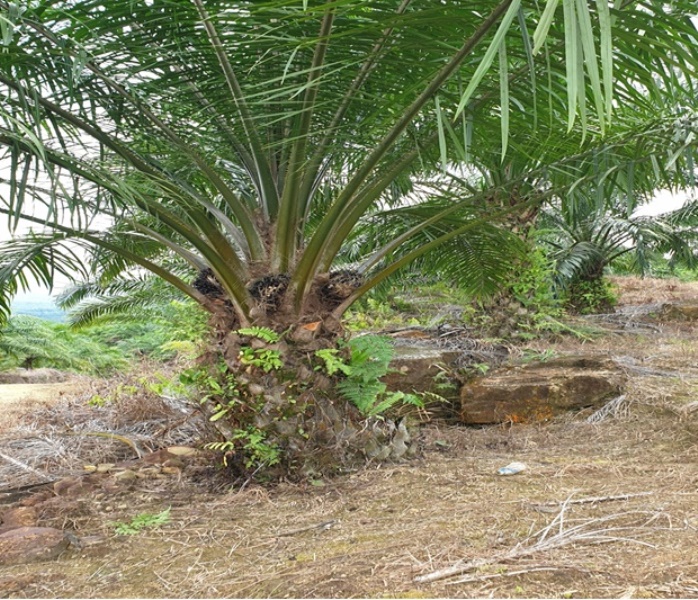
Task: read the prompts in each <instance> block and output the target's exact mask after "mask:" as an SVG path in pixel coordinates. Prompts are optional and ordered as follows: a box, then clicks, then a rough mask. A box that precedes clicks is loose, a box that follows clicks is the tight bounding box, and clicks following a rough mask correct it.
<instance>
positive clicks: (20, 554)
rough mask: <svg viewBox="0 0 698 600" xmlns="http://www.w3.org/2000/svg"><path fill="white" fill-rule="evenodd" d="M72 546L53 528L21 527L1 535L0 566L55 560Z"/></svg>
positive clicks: (59, 531)
mask: <svg viewBox="0 0 698 600" xmlns="http://www.w3.org/2000/svg"><path fill="white" fill-rule="evenodd" d="M69 544H70V541H69V540H68V538H67V537H66V535H65V533H64V532H63V531H61V530H60V529H53V528H51V527H20V528H18V529H12V530H11V531H7V532H5V533H3V534H0V564H1V565H20V564H24V563H29V562H41V561H46V560H53V559H54V558H56V557H57V556H59V555H60V554H61V553H62V552H63V551H64V550H65V549H66V548H67V547H68V546H69Z"/></svg>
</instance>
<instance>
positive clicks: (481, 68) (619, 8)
mask: <svg viewBox="0 0 698 600" xmlns="http://www.w3.org/2000/svg"><path fill="white" fill-rule="evenodd" d="M539 4H540V5H539ZM560 4H562V6H560ZM19 6H20V5H19V4H18V3H17V2H14V1H9V0H0V23H3V32H2V44H3V52H2V53H0V172H2V174H3V177H5V178H6V180H7V186H2V187H0V196H1V198H0V214H3V215H7V217H8V224H9V227H10V229H11V230H15V229H16V228H17V227H18V226H19V225H20V224H21V222H25V223H26V222H28V223H32V222H33V223H36V222H37V220H38V221H43V222H45V226H46V227H47V228H48V229H49V230H52V231H53V232H55V235H56V236H60V235H64V236H66V237H65V239H66V240H67V239H72V240H76V241H77V243H79V244H80V246H81V248H85V249H86V252H85V253H84V254H80V255H79V256H78V255H76V256H72V257H71V256H70V255H69V254H68V253H67V252H66V251H65V250H64V251H63V254H61V255H60V256H58V255H56V256H55V259H54V260H53V263H51V264H53V267H52V269H53V270H51V269H48V270H46V268H48V267H46V268H44V267H42V265H41V262H42V261H43V262H44V263H45V264H46V265H48V264H49V263H48V262H47V261H48V260H49V259H48V258H47V257H48V255H49V252H48V250H40V251H37V252H38V254H37V256H42V257H43V258H41V259H39V258H37V259H35V260H30V261H27V262H26V263H24V267H23V268H11V269H9V270H8V269H5V270H4V271H2V272H0V274H1V275H2V276H1V277H0V282H2V290H3V292H2V293H0V310H2V309H4V310H5V312H6V310H7V308H8V298H9V297H10V296H11V295H12V293H14V291H15V290H16V289H18V283H17V281H19V282H20V283H19V285H20V286H21V285H23V283H22V279H21V278H22V277H25V278H26V277H27V274H29V276H32V277H37V276H38V277H40V278H41V281H44V282H48V281H50V280H52V277H53V273H55V272H58V271H57V270H56V269H58V268H59V267H58V264H59V263H62V264H63V265H64V269H65V270H66V271H72V270H73V267H77V266H78V264H77V263H78V262H95V264H96V266H95V267H94V268H92V269H89V268H83V270H84V271H88V272H96V271H100V272H102V273H104V274H105V276H106V277H107V278H112V277H114V276H116V275H117V274H119V273H122V272H124V271H125V270H127V269H128V268H129V267H133V268H145V269H148V270H150V271H152V272H154V273H155V274H156V275H157V276H158V277H162V278H164V279H165V280H166V281H168V283H169V284H171V285H173V286H175V287H176V288H177V289H178V290H179V291H180V292H182V293H185V294H188V295H189V296H190V297H192V298H194V299H196V300H197V301H198V302H200V303H202V304H204V305H207V303H206V298H204V297H202V296H201V294H199V295H197V293H196V290H194V289H193V288H192V287H191V286H190V285H188V283H187V282H186V280H185V279H184V278H183V277H181V276H178V274H177V273H175V272H174V271H173V270H172V269H171V268H170V267H171V263H172V260H173V258H174V257H175V256H176V257H177V259H179V260H183V261H185V262H186V263H188V264H189V266H190V268H192V269H194V270H204V269H211V271H212V272H213V274H214V275H215V277H216V279H217V280H218V281H219V282H220V285H221V287H222V289H223V290H224V291H225V294H226V296H227V298H228V300H229V301H230V303H231V306H232V308H231V310H233V311H234V312H235V313H236V314H237V318H238V319H239V321H240V323H241V324H242V325H243V326H245V325H249V324H251V323H252V321H253V320H254V318H255V317H254V316H253V314H255V311H254V310H253V308H254V305H255V300H254V298H253V297H252V295H251V293H250V291H249V289H248V288H249V287H250V283H251V282H252V281H253V280H254V279H255V278H256V277H258V276H259V274H260V273H264V274H281V273H283V274H287V275H288V276H289V277H290V281H291V284H290V288H289V290H290V291H289V293H290V294H292V295H293V297H294V298H293V299H294V307H295V311H296V313H298V314H300V312H302V310H303V306H304V302H305V298H306V295H307V294H308V293H309V291H310V289H311V288H312V285H313V282H314V281H315V280H316V279H317V278H318V277H319V276H321V275H322V274H323V273H326V272H327V271H329V270H331V269H332V267H333V265H334V264H335V263H337V262H338V261H339V262H341V261H342V260H343V255H344V254H346V251H347V250H348V249H349V248H350V246H351V245H352V244H354V247H355V248H356V247H358V246H356V245H355V243H354V241H353V239H352V236H353V232H354V231H355V230H356V229H357V228H358V229H361V228H362V227H363V225H364V224H365V222H366V219H367V218H370V219H374V220H375V222H377V223H383V222H385V221H382V222H381V221H380V219H378V218H377V217H376V215H377V213H378V211H379V210H381V209H383V208H386V207H387V208H390V209H393V210H397V209H399V208H400V202H401V201H402V200H403V199H404V198H405V194H406V193H407V192H408V191H411V190H414V189H415V187H416V186H415V182H418V181H427V180H431V179H433V178H436V177H439V176H441V175H440V174H441V173H442V171H443V169H444V165H446V168H447V169H451V168H454V170H455V169H457V168H459V166H458V165H456V163H464V162H467V163H468V164H467V166H466V167H465V169H466V170H467V172H468V173H469V174H473V175H474V176H473V177H472V181H470V182H469V187H467V186H466V187H463V188H462V189H461V194H462V197H461V198H459V199H458V200H457V201H456V202H463V203H464V204H467V203H468V202H467V201H468V198H469V197H473V196H477V195H482V194H483V193H485V192H486V191H487V190H488V189H495V188H496V190H497V192H498V193H499V192H503V194H504V196H502V198H506V196H507V194H514V192H516V194H518V196H519V197H530V196H531V193H529V192H541V193H542V194H550V195H555V194H554V193H553V190H555V189H557V190H562V192H560V193H566V194H571V195H572V194H573V193H574V189H573V188H574V186H575V184H576V185H577V186H578V189H582V188H584V187H585V186H586V185H587V180H588V179H589V178H590V177H595V179H596V183H595V190H596V193H597V194H598V195H599V197H601V196H602V195H603V194H604V193H605V192H606V191H607V188H614V189H624V190H625V191H624V193H625V194H626V196H627V202H628V205H630V204H631V203H632V202H635V200H634V198H635V196H641V195H642V194H644V193H647V192H648V191H649V190H650V189H651V187H652V185H655V186H656V185H657V182H658V181H662V182H669V183H670V184H671V185H672V186H678V185H680V184H682V183H685V182H686V181H688V180H690V179H691V177H692V176H693V167H692V165H693V164H694V163H693V162H692V161H694V156H693V153H694V149H695V146H694V138H693V137H691V132H692V131H693V129H692V128H693V127H694V125H693V122H688V121H686V122H684V121H680V119H677V118H674V119H673V120H669V119H665V118H664V117H661V116H660V117H659V120H657V119H658V115H657V113H658V108H657V107H659V106H666V107H672V108H676V110H677V113H678V112H680V110H679V109H680V108H681V107H684V108H685V107H690V106H691V105H692V103H693V102H694V98H695V93H694V92H695V90H694V89H693V87H692V85H693V84H692V82H693V81H694V80H695V75H696V73H698V57H697V56H696V54H695V52H694V47H695V42H696V39H697V36H696V29H695V26H694V25H693V22H692V21H691V20H690V18H689V17H690V16H691V15H693V14H694V12H695V6H694V3H693V1H692V0H675V1H674V2H673V3H672V6H671V10H670V11H668V10H665V8H666V7H665V3H664V2H663V1H660V0H647V1H646V2H643V3H642V4H641V5H637V4H635V3H625V4H618V3H616V4H615V5H614V6H613V7H608V6H606V4H605V3H604V2H601V1H599V2H597V3H595V4H589V3H586V2H582V1H581V0H570V1H569V2H568V1H567V0H565V2H563V3H560V2H559V1H558V0H547V1H546V2H545V3H536V2H533V0H501V1H500V2H494V1H492V0H473V1H472V2H467V3H463V2H450V3H444V2H441V1H440V0H427V1H425V2H420V3H416V2H408V1H403V2H397V1H396V0H378V1H376V2H371V3H370V6H368V5H367V4H366V3H365V2H358V1H355V0H339V1H336V2H334V1H333V2H318V3H310V2H299V1H296V0H288V1H286V0H255V1H254V2H252V1H242V2H237V3H232V4H231V3H225V2H222V3H213V4H212V3H208V2H203V1H200V0H195V1H194V2H191V1H190V0H169V1H168V2H163V1H161V0H155V1H153V2H104V1H103V0H83V1H81V2H72V1H68V0H37V1H36V2H33V3H30V4H28V5H27V6H26V8H23V10H19V8H18V7H19ZM611 25H612V26H611ZM640 31H641V32H643V33H644V37H643V38H642V40H643V43H641V44H640V43H638V32H640ZM531 35H532V39H531ZM495 57H499V61H495ZM495 63H496V64H497V65H498V67H496V68H495V67H493V66H492V65H494V64H495ZM435 98H438V103H437V102H435V101H434V99H435ZM612 106H615V108H613V110H611V108H612ZM662 119H664V120H662ZM672 126H673V127H674V129H673V130H671V127H672ZM653 127H654V128H659V129H661V131H662V135H661V136H659V139H661V141H662V143H664V142H665V141H666V140H667V139H669V140H670V143H669V144H665V145H664V148H661V145H660V143H659V142H656V141H655V138H657V136H654V133H653V131H652V129H653ZM662 128H664V129H662ZM665 130H666V131H665ZM670 130H671V133H668V132H669V131H670ZM604 135H605V138H604V141H603V142H600V140H601V138H602V136H604ZM694 137H695V136H694ZM628 140H631V141H632V143H628ZM600 144H602V145H604V150H603V151H601V149H600ZM669 147H670V150H667V148H669ZM589 148H593V149H594V151H593V152H589V153H587V155H583V154H584V151H585V150H588V149H589ZM578 154H579V155H580V156H578V158H577V159H576V160H575V161H571V160H566V161H565V160H562V159H563V158H564V157H569V156H572V155H578ZM466 159H467V160H466ZM461 166H462V165H461ZM546 169H547V170H546ZM529 171H536V175H535V176H528V177H527V176H526V174H527V172H529ZM7 173H9V175H6V174H7ZM515 185H518V186H519V189H517V190H514V186H515ZM558 197H559V194H558ZM471 199H472V202H470V204H471V205H472V206H475V205H476V202H475V200H474V198H471ZM425 200H427V198H425V197H422V198H419V199H418V201H420V202H422V201H425ZM499 200H501V198H500V199H499ZM490 208H492V207H490ZM496 208H497V210H499V209H503V208H507V209H508V208H513V207H511V206H509V205H505V204H502V203H501V202H500V204H499V205H497V206H496ZM35 209H37V210H35ZM458 210H459V208H458V209H454V210H452V209H451V207H446V206H444V208H443V210H442V211H441V213H438V212H435V213H432V215H431V217H430V221H429V225H428V227H425V228H418V227H417V228H415V229H414V234H413V235H410V236H407V237H403V235H402V234H401V233H399V231H398V230H395V231H394V232H393V233H394V234H396V235H397V236H398V237H397V238H394V240H393V241H395V240H400V241H399V242H395V243H394V244H393V245H391V239H389V238H388V237H387V236H386V237H385V238H383V239H382V240H381V244H382V247H383V248H388V249H389V250H387V251H386V252H385V255H384V256H383V257H382V258H381V262H380V265H381V268H382V269H383V271H382V272H381V273H375V274H374V277H373V279H372V281H374V282H376V283H377V282H378V281H380V280H382V278H383V276H384V275H385V276H387V274H388V273H389V272H393V271H394V270H395V269H397V268H398V267H402V266H405V265H406V264H408V263H409V262H410V260H421V261H426V260H430V259H427V258H425V257H423V254H424V253H425V252H427V251H430V250H435V249H436V248H437V247H438V246H439V245H441V244H445V246H444V252H446V251H447V250H446V248H447V247H448V246H451V245H454V244H456V241H455V240H456V238H457V237H458V235H460V234H459V231H460V230H459V227H465V229H464V230H463V232H465V231H469V228H470V226H471V225H472V224H470V223H468V222H467V215H466V222H465V224H461V225H456V224H455V223H454V222H453V220H454V219H455V217H456V215H457V214H458V212H457V211H458ZM39 214H40V215H42V217H41V218H39V217H37V216H36V215H39ZM98 215H99V216H100V219H101V220H100V219H98V220H97V221H95V217H96V216H98ZM442 220H443V223H442V224H439V221H442ZM104 221H106V223H105V222H104ZM439 227H441V230H440V231H441V233H440V234H438V230H439ZM483 231H484V230H483ZM386 233H387V232H386ZM471 233H472V232H471ZM434 236H436V237H434ZM491 236H492V240H494V236H495V233H494V232H492V233H491ZM408 238H409V239H408ZM403 239H404V241H405V244H406V245H405V247H404V249H402V250H401V249H400V248H398V246H400V245H401V243H402V240H403ZM468 239H470V240H475V237H472V236H471V234H470V233H469V238H468ZM18 243H19V244H20V245H22V244H23V243H24V242H18ZM57 243H58V242H57V241H56V244H57ZM420 243H421V244H422V245H421V246H419V244H420ZM37 244H38V245H39V246H41V244H42V242H41V241H37ZM472 244H473V245H472V247H466V246H464V248H465V250H463V254H462V261H461V263H460V267H461V268H463V269H468V270H470V269H475V271H476V272H477V269H478V266H477V264H476V261H475V258H474V257H475V256H476V255H477V254H478V253H479V254H480V255H481V256H482V257H483V261H484V262H486V263H487V264H489V265H490V266H492V267H494V265H495V263H496V262H497V260H496V258H494V257H489V255H488V254H487V251H486V249H485V248H484V246H479V245H477V244H476V243H475V241H473V242H472ZM53 246H55V244H51V245H50V246H45V248H49V247H53ZM468 248H469V249H468ZM26 252H29V250H28V249H26V248H25V254H26ZM454 252H456V250H455V246H454ZM388 257H390V260H392V261H393V262H392V263H390V261H389V260H388ZM361 258H364V257H361ZM389 263H390V264H389ZM3 264H4V259H3ZM423 264H424V265H426V262H424V263H423ZM454 264H455V263H454ZM488 268H489V267H488ZM42 269H44V270H43V271H42ZM464 277H465V279H467V278H468V277H469V276H468V275H465V276H464ZM18 278H19V279H18ZM478 278H479V279H480V281H481V284H482V285H483V286H484V287H489V286H490V280H489V279H488V278H487V277H484V276H483V275H482V273H480V275H475V274H474V275H473V278H472V280H473V281H475V280H477V279H478ZM493 281H494V280H492V282H493ZM208 306H209V308H211V306H210V305H208Z"/></svg>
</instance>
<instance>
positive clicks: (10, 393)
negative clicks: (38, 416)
mask: <svg viewBox="0 0 698 600" xmlns="http://www.w3.org/2000/svg"><path fill="white" fill-rule="evenodd" d="M80 386H81V383H80V382H79V381H78V380H77V379H70V380H68V381H63V382H60V383H8V384H0V411H2V414H3V415H4V417H5V418H6V419H7V418H9V416H10V415H19V414H23V413H26V412H28V411H29V410H31V409H36V408H37V407H40V406H47V405H50V404H53V403H54V402H56V401H58V400H60V399H61V398H63V397H64V396H66V395H67V394H73V393H75V392H76V391H77V390H78V389H80Z"/></svg>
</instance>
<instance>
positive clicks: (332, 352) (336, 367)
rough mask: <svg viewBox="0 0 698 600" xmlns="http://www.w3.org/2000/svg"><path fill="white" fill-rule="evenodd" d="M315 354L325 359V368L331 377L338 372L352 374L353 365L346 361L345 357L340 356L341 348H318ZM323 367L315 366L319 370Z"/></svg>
mask: <svg viewBox="0 0 698 600" xmlns="http://www.w3.org/2000/svg"><path fill="white" fill-rule="evenodd" d="M315 356H317V357H318V358H321V359H322V360H323V361H324V363H325V364H324V369H325V371H326V372H327V374H328V375H329V376H330V377H332V376H333V375H336V374H337V373H344V375H351V367H350V366H349V365H348V364H347V363H345V362H344V359H343V358H342V357H341V356H339V350H337V349H336V348H326V349H323V350H318V351H317V352H315ZM322 368H323V367H322V366H317V367H315V370H316V371H319V370H320V369H322Z"/></svg>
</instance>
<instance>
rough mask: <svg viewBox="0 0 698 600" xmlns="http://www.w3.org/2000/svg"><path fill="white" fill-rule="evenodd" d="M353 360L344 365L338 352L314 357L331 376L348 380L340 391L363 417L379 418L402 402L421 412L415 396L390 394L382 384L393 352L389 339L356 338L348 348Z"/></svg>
mask: <svg viewBox="0 0 698 600" xmlns="http://www.w3.org/2000/svg"><path fill="white" fill-rule="evenodd" d="M347 347H348V349H349V354H350V358H349V361H348V362H345V361H344V360H343V359H342V358H341V357H340V356H339V352H338V351H337V350H318V351H317V352H316V353H315V355H316V356H317V357H318V358H321V359H322V360H323V362H324V368H325V370H326V372H327V374H328V375H330V376H332V375H335V374H337V373H342V374H343V375H344V376H345V377H344V379H341V380H340V381H339V382H338V383H337V389H338V390H339V391H340V393H341V394H342V395H343V396H344V397H345V398H346V399H347V400H349V401H350V402H351V403H352V404H354V406H356V408H358V409H359V410H360V411H361V413H362V414H364V415H365V416H367V417H375V416H380V415H381V414H382V413H384V412H385V411H386V410H388V409H390V408H392V407H393V406H395V405H396V404H398V403H400V402H402V403H404V404H411V405H413V406H418V407H420V408H422V407H423V406H424V403H423V401H422V400H421V399H420V398H419V397H417V396H415V395H414V394H405V393H404V392H388V391H387V387H386V385H385V384H384V383H383V382H382V381H381V380H380V379H381V377H383V376H384V375H385V374H386V373H387V372H388V369H389V364H390V360H391V359H392V356H393V348H392V345H391V344H390V342H389V341H388V339H386V338H385V337H381V336H377V335H364V336H361V337H358V338H354V339H352V340H350V341H349V343H348V344H347Z"/></svg>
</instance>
